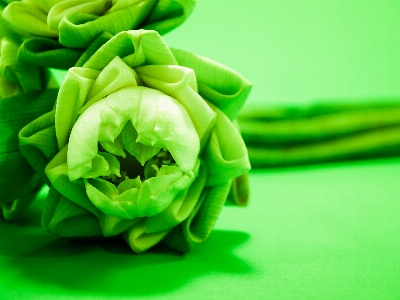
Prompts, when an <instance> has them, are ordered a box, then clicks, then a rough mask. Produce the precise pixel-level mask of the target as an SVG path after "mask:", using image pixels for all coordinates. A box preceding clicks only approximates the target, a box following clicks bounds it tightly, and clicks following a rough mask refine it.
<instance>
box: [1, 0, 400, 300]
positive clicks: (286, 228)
mask: <svg viewBox="0 0 400 300" xmlns="http://www.w3.org/2000/svg"><path fill="white" fill-rule="evenodd" d="M399 15H400V3H399V2H397V1H199V2H198V3H197V6H196V8H195V10H194V13H193V15H192V16H191V18H190V19H189V20H188V21H187V22H186V23H185V24H184V25H183V26H181V27H180V28H178V29H177V30H176V31H174V32H172V33H170V34H168V35H167V36H165V39H166V41H167V43H168V44H169V45H170V46H173V47H176V48H182V49H185V50H189V51H192V52H195V53H198V54H201V55H204V56H207V57H209V58H211V59H214V60H216V61H219V62H221V63H223V64H225V65H227V66H229V67H231V68H233V69H235V70H237V71H239V72H240V73H242V74H243V75H244V76H245V77H246V78H248V79H249V80H250V81H252V82H253V84H254V89H253V91H252V94H251V96H250V99H249V101H248V103H247V106H248V107H257V106H259V105H265V106H277V105H289V104H290V105H292V104H294V105H303V104H307V103H310V102H315V101H324V100H331V99H335V100H349V101H357V100H360V99H365V98H368V99H387V98H397V97H398V96H399V95H400V85H399V70H400V66H399V64H400V56H399V52H400V51H399V46H400V45H399V44H400V26H399V25H400V18H399V17H398V16H399ZM399 179H400V159H398V158H391V159H380V160H369V161H358V162H346V163H336V164H324V165H314V166H303V167H295V168H286V169H270V170H254V171H251V173H250V187H251V197H250V203H249V206H248V207H246V208H238V207H234V206H227V207H225V209H224V210H223V212H222V214H221V217H220V219H219V220H218V222H217V225H216V228H215V230H214V232H213V233H212V234H211V236H210V238H209V240H208V241H207V242H206V243H204V244H203V245H201V246H200V247H199V248H198V249H196V250H194V251H192V252H190V253H188V254H186V255H181V254H178V253H175V252H173V251H170V250H168V249H165V248H162V247H157V248H155V249H153V250H151V251H149V252H148V253H144V254H141V255H135V254H132V253H131V251H130V250H129V248H128V246H126V245H125V242H123V241H117V240H112V241H107V242H104V241H103V242H94V241H91V242H79V241H68V240H63V239H58V238H56V237H54V236H51V235H48V234H46V233H44V232H43V231H42V229H41V227H40V208H41V204H42V200H43V199H42V197H39V198H40V199H38V201H37V202H36V203H35V205H34V206H33V207H32V208H31V209H30V211H29V217H28V219H27V220H25V221H21V222H17V223H5V222H4V221H1V222H2V223H1V224H0V225H1V227H0V241H1V243H0V299H3V298H4V299H14V298H16V299H19V298H24V299H31V298H37V299H71V298H74V297H78V296H80V297H81V298H82V299H85V298H87V299H111V298H114V297H115V298H118V299H123V298H127V299H128V298H129V299H132V298H141V297H143V298H162V299H188V298H189V299H190V298H202V299H248V298H250V297H251V298H254V299H399V298H400V256H399V253H400V231H399V227H400V226H399V225H400V221H399V215H400V206H399V205H398V198H399V195H400V185H399V184H398V182H399ZM55 296H57V298H56V297H55Z"/></svg>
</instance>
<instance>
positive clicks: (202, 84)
mask: <svg viewBox="0 0 400 300" xmlns="http://www.w3.org/2000/svg"><path fill="white" fill-rule="evenodd" d="M171 51H172V53H173V54H174V56H175V58H176V60H177V61H178V64H179V65H181V66H185V67H188V68H191V69H193V70H194V71H195V73H196V78H197V83H198V89H199V94H200V95H201V96H202V97H203V98H204V99H206V100H207V101H210V102H211V103H213V104H214V105H215V106H217V107H218V108H219V109H220V110H221V111H223V112H224V113H225V114H226V115H227V116H228V118H229V119H230V120H234V119H235V118H236V116H237V114H238V112H239V111H240V109H241V108H242V106H243V104H244V102H245V101H246V99H247V97H248V96H249V93H250V91H251V86H252V85H251V83H250V82H249V81H248V80H247V79H245V78H244V77H243V76H242V75H240V74H239V73H237V72H236V71H234V70H232V69H229V68H228V67H226V66H224V65H222V64H219V63H217V62H215V61H212V60H210V59H208V58H205V57H202V56H199V55H195V54H192V53H189V52H186V51H183V50H178V49H173V48H171Z"/></svg>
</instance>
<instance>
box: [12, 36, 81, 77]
mask: <svg viewBox="0 0 400 300" xmlns="http://www.w3.org/2000/svg"><path fill="white" fill-rule="evenodd" d="M82 53H83V49H77V48H67V47H65V46H63V45H61V44H60V43H58V42H57V41H55V40H52V39H46V38H42V37H34V38H30V39H27V40H25V41H24V42H23V43H22V45H21V46H20V48H19V50H18V59H19V60H20V61H22V62H26V63H31V64H35V65H38V66H42V67H48V68H57V69H68V68H70V67H72V66H74V65H75V64H76V63H77V62H78V60H79V58H80V56H81V55H82Z"/></svg>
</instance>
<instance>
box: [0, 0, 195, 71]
mask: <svg viewBox="0 0 400 300" xmlns="http://www.w3.org/2000/svg"><path fill="white" fill-rule="evenodd" d="M194 3H195V2H194V1H193V0H112V1H111V0H79V1H77V0H74V1H69V0H68V1H67V0H31V1H13V2H11V3H10V4H9V5H7V7H6V8H5V10H4V12H3V17H4V19H5V20H6V21H7V22H8V23H9V25H10V26H11V27H12V29H13V30H14V31H15V32H17V33H18V34H20V35H22V36H24V37H28V38H29V39H27V40H26V41H25V42H24V44H23V45H22V47H21V49H20V52H19V59H20V60H23V61H29V62H33V63H35V64H38V65H42V66H46V67H52V68H61V69H68V68H69V67H72V66H74V65H75V63H76V61H77V60H78V58H79V57H80V55H81V54H82V53H83V51H84V49H85V48H86V47H87V46H88V45H90V44H91V43H92V41H93V40H94V39H95V38H96V37H97V36H98V35H100V34H102V33H104V32H107V33H109V34H111V35H115V34H117V33H119V32H121V31H124V30H131V29H135V28H145V29H152V30H157V31H158V32H159V33H160V34H164V33H167V32H169V31H171V30H172V29H174V28H175V27H177V26H179V25H180V24H181V23H183V22H184V20H185V19H186V18H187V17H188V16H189V15H190V13H191V12H192V10H193V8H194Z"/></svg>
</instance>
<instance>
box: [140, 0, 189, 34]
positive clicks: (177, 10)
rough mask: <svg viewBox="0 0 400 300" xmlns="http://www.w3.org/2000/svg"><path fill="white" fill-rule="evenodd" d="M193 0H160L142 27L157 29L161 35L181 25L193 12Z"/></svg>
mask: <svg viewBox="0 0 400 300" xmlns="http://www.w3.org/2000/svg"><path fill="white" fill-rule="evenodd" d="M195 3H196V2H195V1H193V0H159V1H158V3H157V5H156V7H155V9H154V10H153V11H152V12H151V14H150V15H149V17H148V18H147V19H146V20H145V21H144V22H143V23H142V26H140V28H144V29H147V30H156V31H158V32H159V33H160V34H161V35H163V34H166V33H168V32H170V31H171V30H172V29H174V28H176V27H178V26H179V25H181V24H182V23H183V22H184V21H185V20H186V19H187V18H188V17H189V16H190V14H191V13H192V11H193V9H194V5H195Z"/></svg>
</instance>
